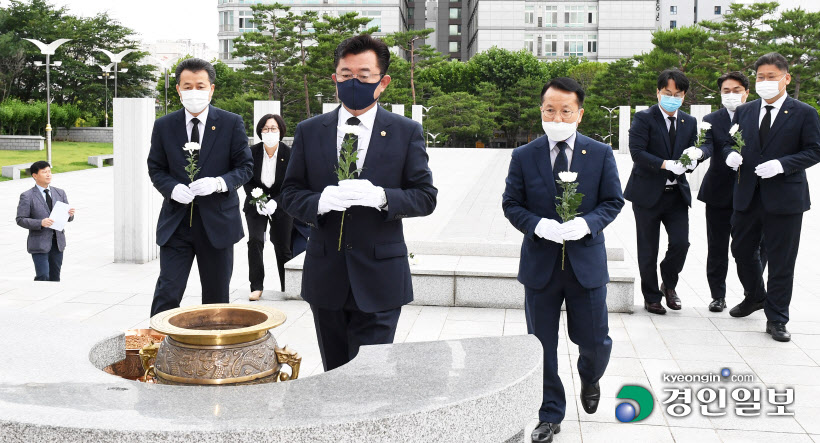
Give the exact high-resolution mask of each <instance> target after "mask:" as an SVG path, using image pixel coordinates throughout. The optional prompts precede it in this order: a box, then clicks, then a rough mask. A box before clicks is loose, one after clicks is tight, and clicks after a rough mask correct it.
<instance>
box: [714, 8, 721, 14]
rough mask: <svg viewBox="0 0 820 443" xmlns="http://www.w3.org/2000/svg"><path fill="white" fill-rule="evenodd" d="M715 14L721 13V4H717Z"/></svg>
mask: <svg viewBox="0 0 820 443" xmlns="http://www.w3.org/2000/svg"><path fill="white" fill-rule="evenodd" d="M715 15H720V6H715Z"/></svg>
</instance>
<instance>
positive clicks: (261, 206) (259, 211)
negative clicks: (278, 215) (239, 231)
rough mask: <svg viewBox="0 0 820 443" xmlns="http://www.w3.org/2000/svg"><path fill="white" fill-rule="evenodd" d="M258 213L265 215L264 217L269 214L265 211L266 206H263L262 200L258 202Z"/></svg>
mask: <svg viewBox="0 0 820 443" xmlns="http://www.w3.org/2000/svg"><path fill="white" fill-rule="evenodd" d="M256 213H257V214H259V215H261V216H263V217H264V216H266V215H268V214H267V213H265V207H264V206H263V203H261V202H257V203H256Z"/></svg>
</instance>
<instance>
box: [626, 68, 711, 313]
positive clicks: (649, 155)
mask: <svg viewBox="0 0 820 443" xmlns="http://www.w3.org/2000/svg"><path fill="white" fill-rule="evenodd" d="M687 90H689V79H687V78H686V76H685V75H683V73H682V72H680V71H678V70H671V69H670V70H666V71H663V72H661V74H660V75H659V76H658V104H657V105H654V106H652V107H650V108H649V109H647V110H645V111H641V112H638V113H636V114H635V119H634V120H633V121H632V127H630V128H629V152H630V153H631V154H632V160H633V162H634V164H633V166H632V173H631V174H630V176H629V181H628V182H627V184H626V189H625V190H624V198H626V199H627V200H629V201H631V202H632V211H633V212H634V213H635V227H636V230H637V237H638V271H639V272H640V275H641V292H642V293H643V297H644V309H646V310H647V311H649V312H651V313H653V314H666V309H665V308H664V307H663V305H661V303H660V302H661V298H663V297H665V298H666V306H668V307H669V308H670V309H674V310H678V309H680V308H681V302H680V298H679V297H678V294H677V292H676V291H675V287H676V286H677V283H678V276H679V274H680V271H681V270H682V269H683V264H684V262H685V261H686V253H687V252H688V251H689V207H690V206H691V205H692V194H691V192H690V190H689V182H688V181H687V180H686V176H685V175H684V173H685V172H686V167H685V166H683V165H682V164H681V163H680V162H679V161H678V159H680V158H681V156H682V155H683V154H684V152H686V153H688V154H692V155H690V157H692V156H694V157H698V156H701V155H702V152H699V150H698V149H697V148H693V149H690V148H689V147H691V146H692V145H694V144H695V141H696V139H697V120H696V119H695V118H694V117H692V116H690V115H688V114H686V113H685V112H683V111H681V110H679V108H680V106H681V104H683V99H684V96H685V95H686V91H687ZM695 153H698V154H695ZM693 160H698V158H694V159H693ZM661 223H663V225H664V227H665V228H666V233H667V234H668V237H669V247H668V249H667V250H666V256H665V257H664V259H663V261H661V266H660V268H661V280H662V283H661V286H660V289H659V288H658V247H659V245H658V242H659V241H660V227H661Z"/></svg>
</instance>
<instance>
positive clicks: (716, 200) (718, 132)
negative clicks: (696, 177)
mask: <svg viewBox="0 0 820 443" xmlns="http://www.w3.org/2000/svg"><path fill="white" fill-rule="evenodd" d="M717 83H718V90H720V96H721V103H722V104H723V108H721V109H718V110H717V111H715V112H713V113H711V114H709V115H707V116H705V117H703V121H705V122H707V123H709V124H710V125H711V128H709V130H707V131H706V138H705V140H704V142H703V145H701V147H700V148H701V149H702V150H703V153H704V157H703V158H702V160H706V159H707V158H710V157H712V156H713V155H714V154H715V153H718V154H719V155H718V158H716V159H714V160H713V161H711V162H710V163H709V169H708V170H707V171H706V174H705V175H704V176H703V182H702V183H701V185H700V191H699V192H698V200H700V201H702V202H704V203H706V241H707V242H708V245H709V247H708V252H707V256H706V280H707V281H708V282H709V289H710V291H711V294H712V301H711V302H710V303H709V310H710V311H712V312H722V311H723V310H724V309H725V308H726V273H727V272H728V270H729V235H730V233H731V229H732V223H731V219H732V211H733V210H732V193H733V192H734V186H735V183H736V182H737V174H736V173H735V171H734V170H732V168H730V167H728V166H726V162H725V161H723V157H722V153H723V148H724V147H725V146H726V145H727V144H730V143H731V135H730V134H729V129H730V128H731V126H732V118H734V115H735V110H736V109H737V107H738V106H740V105H741V104H743V103H746V98H748V97H749V78H748V77H746V76H745V75H743V73H741V72H738V71H733V72H727V73H726V74H723V75H721V76H720V78H718V82H717ZM761 261H762V262H763V267H765V266H766V260H765V250H764V249H761ZM731 314H732V315H733V316H737V315H735V314H737V312H736V311H735V310H733V311H732V312H731Z"/></svg>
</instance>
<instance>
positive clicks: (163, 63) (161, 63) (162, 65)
mask: <svg viewBox="0 0 820 443" xmlns="http://www.w3.org/2000/svg"><path fill="white" fill-rule="evenodd" d="M148 58H150V59H153V60H156V61H157V62H158V63H159V66H160V68H162V72H163V75H164V76H165V106H164V108H165V115H168V86H169V80H168V69H169V68H170V66H169V65H168V60H161V59H159V58H157V57H153V56H148ZM125 71H126V70H125V69H123V71H122V72H125Z"/></svg>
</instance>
